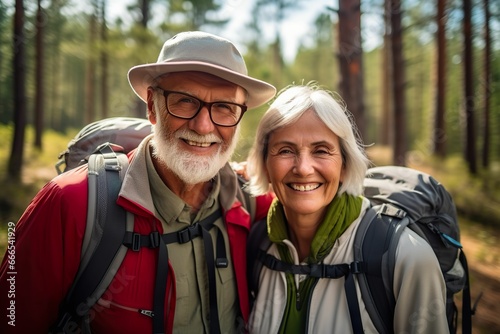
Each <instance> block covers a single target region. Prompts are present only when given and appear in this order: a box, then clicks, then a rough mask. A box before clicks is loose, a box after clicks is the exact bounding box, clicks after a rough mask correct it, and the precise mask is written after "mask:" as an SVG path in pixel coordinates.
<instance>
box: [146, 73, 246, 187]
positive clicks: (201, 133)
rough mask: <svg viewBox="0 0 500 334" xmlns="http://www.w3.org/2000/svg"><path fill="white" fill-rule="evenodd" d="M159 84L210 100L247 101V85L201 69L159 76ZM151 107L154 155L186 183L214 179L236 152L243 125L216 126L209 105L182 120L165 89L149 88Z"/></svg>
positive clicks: (149, 107) (168, 88)
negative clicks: (169, 106) (168, 106)
mask: <svg viewBox="0 0 500 334" xmlns="http://www.w3.org/2000/svg"><path fill="white" fill-rule="evenodd" d="M158 87H159V88H161V89H162V90H166V91H175V92H181V93H186V94H189V95H191V96H194V97H196V98H198V99H200V100H203V101H206V102H213V101H224V102H232V103H238V104H244V102H245V91H244V90H243V88H241V87H239V86H237V85H235V84H232V83H229V82H227V81H225V80H222V79H220V78H218V77H215V76H212V75H209V74H205V73H200V72H178V73H171V74H169V75H168V76H166V77H163V78H160V79H159V81H158ZM148 110H149V112H148V116H149V119H150V121H151V123H152V124H153V125H154V139H153V148H154V151H153V152H154V156H155V157H156V158H157V159H158V160H159V161H160V162H161V163H162V164H163V165H165V166H166V167H167V168H168V169H169V170H171V171H172V172H173V173H174V174H176V175H177V176H178V177H179V179H181V180H182V181H183V182H184V183H186V184H190V185H194V184H197V183H200V182H205V181H208V180H210V179H211V178H213V177H214V176H215V175H216V174H217V172H218V171H219V170H220V169H221V168H222V167H223V166H224V164H225V163H226V162H227V161H228V160H229V158H230V157H231V155H232V153H233V152H234V149H235V147H236V143H237V140H236V139H235V137H236V136H237V133H238V132H239V127H238V126H233V127H222V126H218V125H215V124H214V123H213V122H212V120H211V119H210V114H209V111H208V109H207V107H205V106H204V107H202V109H201V110H200V111H199V113H198V114H197V115H196V116H195V117H194V118H192V119H181V118H178V117H175V116H173V115H170V114H169V113H168V112H167V109H166V104H165V97H164V96H163V94H162V92H161V90H158V89H155V90H153V89H149V90H148Z"/></svg>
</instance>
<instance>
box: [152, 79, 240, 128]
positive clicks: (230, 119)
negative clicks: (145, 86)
mask: <svg viewBox="0 0 500 334" xmlns="http://www.w3.org/2000/svg"><path fill="white" fill-rule="evenodd" d="M157 89H158V90H160V91H161V92H162V93H163V96H164V97H165V104H166V106H167V111H168V113H169V114H170V115H172V116H175V117H178V118H182V119H192V118H194V117H196V115H198V113H199V112H200V110H201V108H203V107H207V109H208V113H209V114H210V119H211V120H212V122H213V123H214V124H216V125H219V126H226V127H231V126H235V125H236V124H238V123H239V122H240V120H241V117H242V116H243V114H244V113H245V111H246V110H247V106H245V105H242V104H237V103H232V102H225V101H214V102H205V101H202V100H200V99H199V98H197V97H194V96H191V95H189V94H185V93H181V92H175V91H168V90H163V89H161V88H159V87H158V88H157Z"/></svg>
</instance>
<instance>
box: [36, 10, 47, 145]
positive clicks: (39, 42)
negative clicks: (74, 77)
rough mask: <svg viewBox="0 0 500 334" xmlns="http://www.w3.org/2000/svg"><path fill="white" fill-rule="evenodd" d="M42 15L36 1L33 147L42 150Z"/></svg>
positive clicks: (43, 66) (43, 23) (43, 91)
mask: <svg viewBox="0 0 500 334" xmlns="http://www.w3.org/2000/svg"><path fill="white" fill-rule="evenodd" d="M44 25H45V22H44V15H43V8H42V0H38V10H37V12H36V31H37V33H36V65H35V81H36V96H35V143H34V144H35V147H36V148H37V149H39V150H42V148H43V147H42V146H43V145H42V135H43V128H44V126H43V122H44V107H45V105H44V103H45V102H44V94H45V90H44V84H43V82H44V71H43V70H44V68H45V64H44V42H43V40H44Z"/></svg>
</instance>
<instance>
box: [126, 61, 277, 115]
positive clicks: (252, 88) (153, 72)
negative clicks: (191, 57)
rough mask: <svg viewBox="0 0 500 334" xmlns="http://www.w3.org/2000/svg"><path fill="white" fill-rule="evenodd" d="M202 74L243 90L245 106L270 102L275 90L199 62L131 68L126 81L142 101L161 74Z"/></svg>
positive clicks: (266, 85) (262, 82)
mask: <svg viewBox="0 0 500 334" xmlns="http://www.w3.org/2000/svg"><path fill="white" fill-rule="evenodd" d="M186 71H195V72H204V73H208V74H212V75H215V76H217V77H219V78H222V79H224V80H227V81H229V82H232V83H234V84H236V85H238V86H241V87H242V88H244V89H245V90H246V91H247V93H248V100H247V103H246V105H247V106H248V108H256V107H258V106H261V105H263V104H264V103H266V102H268V101H269V100H271V99H272V98H273V97H274V95H275V94H276V88H275V87H274V86H272V85H270V84H268V83H267V82H264V81H261V80H258V79H254V78H251V77H249V76H245V75H242V74H240V73H237V72H234V71H231V70H229V69H227V68H225V67H221V66H217V65H213V64H207V63H205V62H199V61H182V62H168V63H154V64H145V65H138V66H134V67H132V68H131V69H130V70H129V72H128V81H129V83H130V86H131V87H132V89H133V90H134V92H135V93H136V94H137V96H139V97H140V98H141V99H142V100H143V101H146V99H147V89H148V87H149V86H151V84H152V82H153V80H154V79H155V78H157V77H159V76H161V75H163V74H166V73H173V72H186Z"/></svg>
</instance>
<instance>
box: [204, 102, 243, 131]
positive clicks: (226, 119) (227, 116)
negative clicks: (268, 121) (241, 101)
mask: <svg viewBox="0 0 500 334" xmlns="http://www.w3.org/2000/svg"><path fill="white" fill-rule="evenodd" d="M242 113H243V110H242V108H241V106H239V105H237V104H233V103H229V102H215V103H214V104H212V111H211V114H212V121H213V122H214V123H215V124H219V125H229V126H230V125H235V124H236V123H238V121H239V120H240V118H241V114H242Z"/></svg>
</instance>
